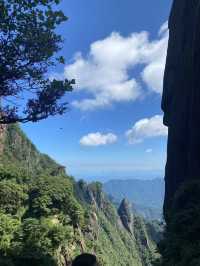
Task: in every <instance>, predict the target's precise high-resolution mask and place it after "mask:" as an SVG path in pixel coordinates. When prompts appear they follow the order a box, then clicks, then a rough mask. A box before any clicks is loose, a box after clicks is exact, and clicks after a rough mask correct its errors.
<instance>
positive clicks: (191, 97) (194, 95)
mask: <svg viewBox="0 0 200 266" xmlns="http://www.w3.org/2000/svg"><path fill="white" fill-rule="evenodd" d="M199 21H200V1H198V0H194V1H188V0H175V1H174V2H173V6H172V11H171V15H170V18H169V46H168V53H167V62H166V69H165V78H164V90H163V99H162V108H163V111H164V123H165V125H167V126H168V128H169V136H168V156H167V165H166V174H165V182H166V193H165V204H164V214H165V218H166V219H168V215H167V212H168V210H169V209H170V208H171V207H172V203H173V197H174V195H175V193H176V191H177V190H178V188H179V187H180V186H181V185H182V184H183V183H184V182H185V181H186V180H191V179H193V178H199V176H200V156H199V150H200V127H199V124H200V108H199V102H200V76H199V67H200V65H199V64H200V49H199V47H200V27H199Z"/></svg>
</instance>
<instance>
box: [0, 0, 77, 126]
mask: <svg viewBox="0 0 200 266" xmlns="http://www.w3.org/2000/svg"><path fill="white" fill-rule="evenodd" d="M59 3H60V0H31V1H30V0H23V1H19V0H9V1H7V0H1V1H0V10H1V12H0V35H1V38H0V47H1V65H0V73H1V80H0V98H1V100H3V101H2V102H1V105H0V113H1V116H0V124H11V123H16V122H23V123H25V122H29V121H32V122H37V121H39V120H42V119H45V118H47V117H48V116H54V115H62V114H63V113H64V112H66V110H67V102H65V101H63V97H64V96H65V95H66V93H67V92H69V91H71V90H72V85H73V84H74V83H75V81H74V80H72V81H68V80H67V79H65V80H55V79H53V80H50V78H48V77H47V72H48V69H49V68H50V67H53V66H55V65H56V64H57V63H60V64H63V63H64V58H63V57H62V56H59V57H57V56H56V54H57V53H58V52H59V51H60V50H61V48H62V42H63V39H62V37H61V35H59V34H58V33H57V31H56V28H57V27H58V26H59V25H60V24H62V23H63V22H64V21H66V20H67V17H66V16H65V15H64V13H63V12H62V10H59V9H57V5H58V4H59ZM24 93H26V97H24ZM61 99H62V101H60V100H61ZM19 106H20V107H19Z"/></svg>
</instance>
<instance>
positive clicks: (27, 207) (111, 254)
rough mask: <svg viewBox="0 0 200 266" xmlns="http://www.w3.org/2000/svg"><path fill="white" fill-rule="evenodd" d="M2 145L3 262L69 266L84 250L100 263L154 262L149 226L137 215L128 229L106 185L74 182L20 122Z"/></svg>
mask: <svg viewBox="0 0 200 266" xmlns="http://www.w3.org/2000/svg"><path fill="white" fill-rule="evenodd" d="M2 144H3V146H2V148H3V153H2V154H0V155H1V156H0V265H2V266H25V265H26V266H27V265H30V266H31V265H34V266H47V265H48V266H63V265H65V266H68V265H70V262H71V260H72V258H74V257H75V256H76V255H78V254H80V253H81V252H90V253H95V254H97V256H98V258H99V260H100V262H101V265H102V266H123V265H124V266H132V265H134V266H150V265H151V263H150V261H151V258H153V257H154V246H155V244H154V241H153V240H152V237H151V232H149V233H148V227H147V225H146V224H145V223H144V221H143V219H142V218H141V219H139V218H136V217H135V218H134V222H133V224H131V226H132V227H133V228H132V229H131V232H130V231H128V230H127V229H126V228H125V227H124V226H123V223H122V221H121V219H120V216H119V215H118V213H117V210H116V208H115V207H114V205H113V204H112V203H111V202H110V201H109V199H108V198H107V196H106V195H105V193H104V192H103V190H102V184H100V183H98V182H95V183H91V184H87V183H85V182H84V181H83V180H80V181H79V182H75V180H74V179H73V178H72V177H69V176H67V174H66V173H65V171H64V168H63V167H62V166H60V165H58V164H57V163H56V162H54V161H53V160H52V159H51V158H49V157H48V156H46V155H43V154H40V153H39V152H38V151H37V149H36V147H35V146H34V145H33V144H32V143H31V142H30V141H29V140H28V139H27V137H26V136H25V135H24V133H23V132H22V131H21V130H20V129H19V127H18V126H16V125H14V126H13V125H10V126H8V128H7V130H6V132H5V134H4V140H3V141H2ZM127 206H128V205H127ZM130 211H131V210H129V209H127V213H130ZM138 219H139V220H138Z"/></svg>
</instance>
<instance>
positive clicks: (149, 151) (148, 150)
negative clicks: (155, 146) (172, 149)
mask: <svg viewBox="0 0 200 266" xmlns="http://www.w3.org/2000/svg"><path fill="white" fill-rule="evenodd" d="M145 152H146V153H152V152H153V150H152V149H146V151H145Z"/></svg>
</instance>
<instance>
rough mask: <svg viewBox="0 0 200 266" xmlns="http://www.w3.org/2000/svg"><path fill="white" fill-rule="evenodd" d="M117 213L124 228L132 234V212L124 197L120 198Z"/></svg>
mask: <svg viewBox="0 0 200 266" xmlns="http://www.w3.org/2000/svg"><path fill="white" fill-rule="evenodd" d="M118 214H119V216H120V218H121V221H122V224H123V225H124V227H125V228H126V230H127V231H128V232H129V233H131V234H132V233H133V214H132V211H131V206H130V204H129V202H128V201H127V200H126V199H123V200H122V202H121V204H120V206H119V209H118Z"/></svg>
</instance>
